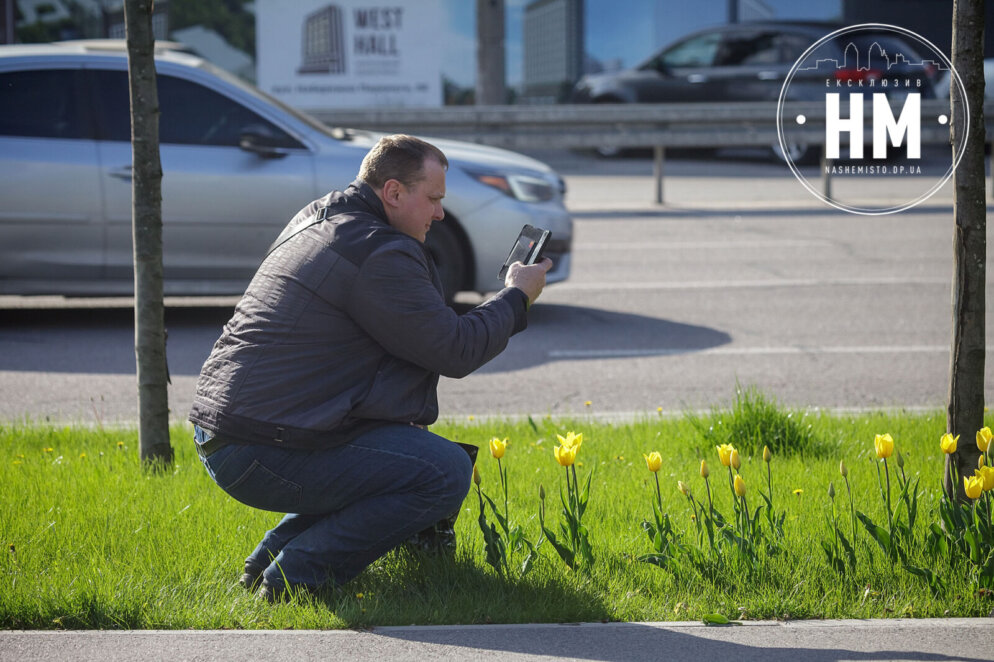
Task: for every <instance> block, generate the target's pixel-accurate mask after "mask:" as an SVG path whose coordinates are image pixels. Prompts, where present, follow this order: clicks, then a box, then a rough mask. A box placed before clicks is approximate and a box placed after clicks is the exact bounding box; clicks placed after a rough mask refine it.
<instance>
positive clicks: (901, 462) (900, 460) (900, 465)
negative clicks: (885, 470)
mask: <svg viewBox="0 0 994 662" xmlns="http://www.w3.org/2000/svg"><path fill="white" fill-rule="evenodd" d="M897 468H898V469H903V468H904V456H903V455H901V451H897Z"/></svg>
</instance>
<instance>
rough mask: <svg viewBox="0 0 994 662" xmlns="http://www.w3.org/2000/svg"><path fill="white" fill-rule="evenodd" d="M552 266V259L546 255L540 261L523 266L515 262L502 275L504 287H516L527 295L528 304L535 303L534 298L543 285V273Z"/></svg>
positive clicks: (539, 292)
mask: <svg viewBox="0 0 994 662" xmlns="http://www.w3.org/2000/svg"><path fill="white" fill-rule="evenodd" d="M551 268H552V260H550V259H549V258H547V257H544V258H542V261H541V262H537V263H535V264H532V265H529V266H527V267H526V266H525V265H523V264H521V263H520V262H515V263H514V264H512V265H511V266H510V267H509V268H508V270H507V276H505V277H504V285H505V286H506V287H516V288H518V289H519V290H521V291H522V292H524V293H525V296H527V297H528V304H529V305H531V304H533V303H535V299H537V298H538V295H539V294H541V293H542V289H543V288H544V287H545V274H546V272H547V271H549V269H551Z"/></svg>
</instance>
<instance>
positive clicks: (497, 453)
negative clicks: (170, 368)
mask: <svg viewBox="0 0 994 662" xmlns="http://www.w3.org/2000/svg"><path fill="white" fill-rule="evenodd" d="M506 449H507V439H498V438H497V437H494V438H493V439H491V440H490V454H491V455H493V456H494V459H496V460H499V459H501V458H502V457H504V451H505V450H506Z"/></svg>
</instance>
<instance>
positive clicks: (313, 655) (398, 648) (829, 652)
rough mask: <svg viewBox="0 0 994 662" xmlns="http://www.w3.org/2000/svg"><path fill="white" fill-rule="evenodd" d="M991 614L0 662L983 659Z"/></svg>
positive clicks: (78, 636) (0, 653)
mask: <svg viewBox="0 0 994 662" xmlns="http://www.w3.org/2000/svg"><path fill="white" fill-rule="evenodd" d="M992 633H994V619H992V618H978V619H963V618H954V619H916V620H906V619H893V620H867V621H860V620H846V621H790V622H774V621H756V622H747V623H743V624H742V625H727V626H706V625H702V624H701V623H698V622H673V623H606V624H600V623H578V624H559V625H466V626H439V627H430V626H429V627H415V626H411V627H378V628H374V629H372V630H369V631H355V630H331V631H190V630H182V631H131V632H128V631H79V632H14V631H7V632H0V662H8V661H10V662H14V661H17V662H29V661H31V660H46V661H48V660H73V661H77V660H80V661H86V660H93V661H95V662H97V661H99V662H114V661H117V660H129V661H131V660H170V661H178V660H239V661H241V660H267V662H280V661H282V660H285V661H286V662H291V661H292V662H300V661H302V660H336V661H339V660H412V661H413V660H417V661H419V662H420V661H422V660H432V661H433V662H440V661H444V660H460V661H463V660H502V661H517V660H543V661H545V662H549V661H554V660H605V661H611V662H638V661H640V660H672V661H679V660H687V661H692V662H705V661H708V660H724V661H727V662H754V661H755V662H759V661H763V662H777V661H780V660H782V661H784V662H787V661H790V662H796V661H797V660H803V661H804V662H829V661H831V662H836V661H840V660H918V661H923V660H924V661H930V660H936V661H945V660H965V661H973V660H994V639H992V637H991V634H992Z"/></svg>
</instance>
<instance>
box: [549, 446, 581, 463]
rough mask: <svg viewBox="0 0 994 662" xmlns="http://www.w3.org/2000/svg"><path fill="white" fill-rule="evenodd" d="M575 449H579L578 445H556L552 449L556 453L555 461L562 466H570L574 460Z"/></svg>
mask: <svg viewBox="0 0 994 662" xmlns="http://www.w3.org/2000/svg"><path fill="white" fill-rule="evenodd" d="M577 450H579V446H556V448H555V449H554V452H555V454H556V462H558V463H559V465H560V466H563V467H569V466H572V465H573V462H574V461H575V460H576V451H577Z"/></svg>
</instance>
